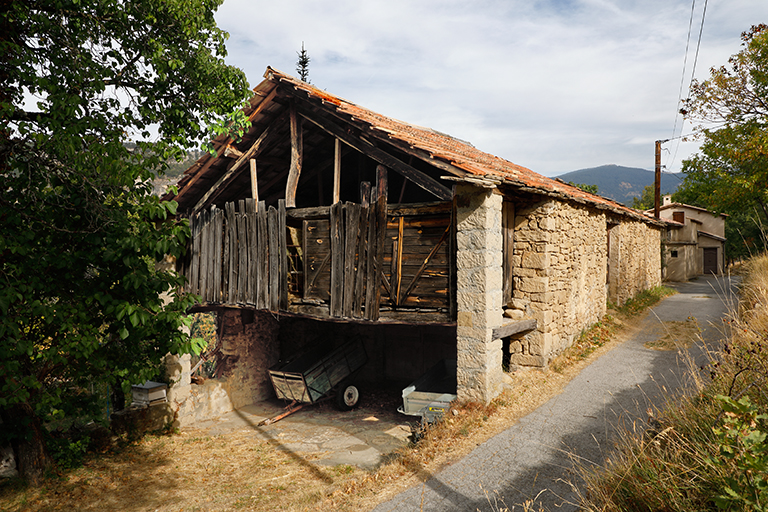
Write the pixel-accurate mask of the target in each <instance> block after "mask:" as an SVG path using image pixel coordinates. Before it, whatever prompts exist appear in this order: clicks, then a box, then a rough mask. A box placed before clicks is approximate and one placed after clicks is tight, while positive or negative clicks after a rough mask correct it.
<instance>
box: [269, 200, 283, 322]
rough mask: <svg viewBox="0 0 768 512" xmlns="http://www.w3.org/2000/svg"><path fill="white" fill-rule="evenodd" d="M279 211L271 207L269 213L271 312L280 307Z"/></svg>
mask: <svg viewBox="0 0 768 512" xmlns="http://www.w3.org/2000/svg"><path fill="white" fill-rule="evenodd" d="M277 227H278V222H277V210H276V209H275V207H274V206H270V207H269V211H268V212H267V229H268V232H269V243H268V246H269V297H268V299H269V310H270V311H277V310H278V309H279V307H280V297H279V293H280V281H279V279H280V277H279V276H280V259H279V257H278V253H279V249H278V239H277Z"/></svg>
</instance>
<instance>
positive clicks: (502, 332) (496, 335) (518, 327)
mask: <svg viewBox="0 0 768 512" xmlns="http://www.w3.org/2000/svg"><path fill="white" fill-rule="evenodd" d="M536 326H537V322H536V320H534V319H530V320H518V321H517V322H509V323H508V324H504V325H502V326H501V327H497V328H495V329H494V330H493V339H494V340H498V339H501V338H506V337H507V336H512V335H513V334H517V333H519V332H524V331H532V330H533V329H535V328H536Z"/></svg>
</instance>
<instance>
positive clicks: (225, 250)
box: [220, 205, 230, 303]
mask: <svg viewBox="0 0 768 512" xmlns="http://www.w3.org/2000/svg"><path fill="white" fill-rule="evenodd" d="M226 212H227V207H226V205H224V210H222V212H221V224H222V225H221V230H222V237H223V241H222V245H223V247H222V255H221V293H220V297H221V302H222V303H226V302H227V301H228V299H229V244H230V241H229V229H228V225H227V215H226Z"/></svg>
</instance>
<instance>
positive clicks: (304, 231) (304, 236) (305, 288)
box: [301, 220, 311, 299]
mask: <svg viewBox="0 0 768 512" xmlns="http://www.w3.org/2000/svg"><path fill="white" fill-rule="evenodd" d="M308 224H309V223H308V221H306V220H304V221H302V223H301V251H302V253H303V254H304V274H303V276H302V277H303V279H304V282H303V283H302V286H301V289H302V294H303V295H302V298H304V299H306V298H307V296H308V294H309V292H310V291H311V289H310V282H311V276H310V272H311V270H310V268H309V266H310V261H309V254H308V253H307V245H308V244H309V229H308V227H309V226H308Z"/></svg>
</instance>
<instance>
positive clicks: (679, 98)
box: [672, 0, 696, 138]
mask: <svg viewBox="0 0 768 512" xmlns="http://www.w3.org/2000/svg"><path fill="white" fill-rule="evenodd" d="M695 9H696V0H693V1H692V2H691V17H690V19H689V20H688V38H687V39H686V40H685V56H684V57H683V72H682V73H680V90H679V91H678V93H677V108H676V109H675V124H674V126H673V127H672V137H673V138H674V136H675V132H677V119H678V118H679V117H680V103H681V102H682V101H683V86H684V85H685V68H686V67H687V66H688V48H689V47H690V44H691V27H693V12H694V10H695ZM681 129H682V126H681Z"/></svg>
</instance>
